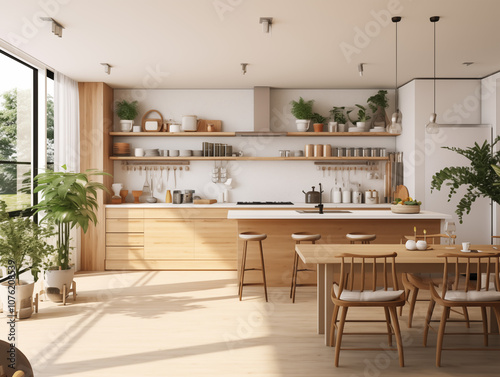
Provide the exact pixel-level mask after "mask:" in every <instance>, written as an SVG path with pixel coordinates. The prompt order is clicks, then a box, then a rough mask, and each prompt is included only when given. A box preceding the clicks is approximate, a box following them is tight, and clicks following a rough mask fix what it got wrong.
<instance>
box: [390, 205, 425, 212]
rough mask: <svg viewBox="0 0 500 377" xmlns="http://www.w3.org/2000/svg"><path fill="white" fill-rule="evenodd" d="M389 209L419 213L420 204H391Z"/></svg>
mask: <svg viewBox="0 0 500 377" xmlns="http://www.w3.org/2000/svg"><path fill="white" fill-rule="evenodd" d="M391 211H392V213H420V206H419V205H400V204H393V205H392V206H391Z"/></svg>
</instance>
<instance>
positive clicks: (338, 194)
mask: <svg viewBox="0 0 500 377" xmlns="http://www.w3.org/2000/svg"><path fill="white" fill-rule="evenodd" d="M332 201H333V202H334V203H342V191H341V190H340V188H338V189H335V190H334V191H333V198H332Z"/></svg>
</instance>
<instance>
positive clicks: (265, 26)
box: [259, 17, 273, 33]
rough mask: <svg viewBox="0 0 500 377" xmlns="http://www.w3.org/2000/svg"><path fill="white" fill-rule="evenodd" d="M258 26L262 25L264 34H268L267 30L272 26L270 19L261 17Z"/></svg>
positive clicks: (271, 19)
mask: <svg viewBox="0 0 500 377" xmlns="http://www.w3.org/2000/svg"><path fill="white" fill-rule="evenodd" d="M259 24H262V31H263V32H264V33H269V28H270V27H271V25H272V24H273V18H272V17H261V18H259Z"/></svg>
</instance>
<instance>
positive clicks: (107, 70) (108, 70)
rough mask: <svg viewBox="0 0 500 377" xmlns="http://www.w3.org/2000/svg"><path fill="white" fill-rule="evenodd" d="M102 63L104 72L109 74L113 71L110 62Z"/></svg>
mask: <svg viewBox="0 0 500 377" xmlns="http://www.w3.org/2000/svg"><path fill="white" fill-rule="evenodd" d="M101 65H102V66H104V73H107V74H108V75H109V74H110V73H111V66H110V65H109V64H108V63H101Z"/></svg>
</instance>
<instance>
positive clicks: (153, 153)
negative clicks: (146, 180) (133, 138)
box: [144, 149, 160, 157]
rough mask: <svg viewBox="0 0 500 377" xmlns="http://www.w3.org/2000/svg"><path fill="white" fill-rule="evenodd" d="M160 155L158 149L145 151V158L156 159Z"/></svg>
mask: <svg viewBox="0 0 500 377" xmlns="http://www.w3.org/2000/svg"><path fill="white" fill-rule="evenodd" d="M159 155H160V151H159V150H158V149H144V156H145V157H156V156H159Z"/></svg>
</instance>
